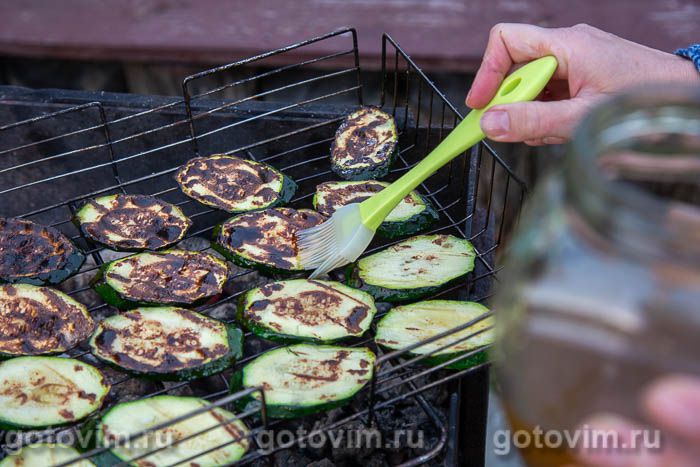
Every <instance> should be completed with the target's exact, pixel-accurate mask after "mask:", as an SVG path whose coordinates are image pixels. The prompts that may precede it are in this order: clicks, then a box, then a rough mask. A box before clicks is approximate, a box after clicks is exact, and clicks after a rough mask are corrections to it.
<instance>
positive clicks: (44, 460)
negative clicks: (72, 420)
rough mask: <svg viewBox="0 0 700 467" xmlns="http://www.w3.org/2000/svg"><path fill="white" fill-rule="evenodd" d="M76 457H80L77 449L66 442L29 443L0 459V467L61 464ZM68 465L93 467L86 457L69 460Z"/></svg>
mask: <svg viewBox="0 0 700 467" xmlns="http://www.w3.org/2000/svg"><path fill="white" fill-rule="evenodd" d="M78 457H80V453H79V452H78V450H77V449H75V448H74V447H71V446H68V445H66V444H51V443H38V444H30V445H28V446H24V447H23V448H22V449H20V450H19V451H18V452H17V453H15V454H11V455H9V456H7V457H6V458H4V459H3V460H2V461H0V467H32V466H53V465H61V464H63V463H66V462H70V461H72V460H73V459H77V458H78ZM70 465H71V466H75V467H95V464H93V463H92V462H90V461H89V460H87V459H83V460H79V461H75V462H71V464H70Z"/></svg>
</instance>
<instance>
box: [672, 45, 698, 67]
mask: <svg viewBox="0 0 700 467" xmlns="http://www.w3.org/2000/svg"><path fill="white" fill-rule="evenodd" d="M675 54H676V55H678V56H680V57H685V58H687V59H690V60H692V61H693V63H694V64H695V68H697V69H698V71H700V44H693V45H691V46H688V47H686V48H684V49H678V50H676V52H675Z"/></svg>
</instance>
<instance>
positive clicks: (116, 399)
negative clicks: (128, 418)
mask: <svg viewBox="0 0 700 467" xmlns="http://www.w3.org/2000/svg"><path fill="white" fill-rule="evenodd" d="M100 370H101V371H102V373H103V374H104V375H105V378H107V381H109V382H110V384H112V388H111V389H110V391H109V396H108V398H109V399H108V401H109V403H110V405H111V404H115V403H120V402H127V401H132V400H135V399H140V398H142V397H143V395H144V394H150V393H152V392H154V391H157V390H159V389H161V387H162V386H160V385H159V384H158V383H157V382H154V381H148V380H143V379H140V378H135V377H131V376H128V375H127V374H126V373H122V372H121V371H117V370H115V369H113V368H111V367H109V366H104V367H101V368H100Z"/></svg>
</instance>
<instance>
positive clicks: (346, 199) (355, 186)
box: [313, 180, 438, 238]
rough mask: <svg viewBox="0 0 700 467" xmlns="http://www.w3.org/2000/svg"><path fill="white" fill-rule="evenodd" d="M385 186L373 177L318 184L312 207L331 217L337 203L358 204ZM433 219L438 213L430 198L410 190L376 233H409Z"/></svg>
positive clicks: (392, 234) (424, 227) (413, 232)
mask: <svg viewBox="0 0 700 467" xmlns="http://www.w3.org/2000/svg"><path fill="white" fill-rule="evenodd" d="M387 186H389V184H388V183H386V182H378V181H376V180H369V181H361V182H325V183H321V184H320V185H318V186H317V187H316V194H314V198H313V205H314V209H315V210H317V211H318V212H320V213H321V214H323V215H324V216H331V215H333V213H334V212H335V211H336V209H338V208H340V207H341V206H345V205H347V204H353V203H360V202H362V201H364V200H366V199H367V198H369V197H370V196H372V195H374V194H375V193H378V192H380V191H382V190H383V189H384V188H386V187H387ZM437 219H438V213H437V211H436V210H435V208H434V207H433V205H432V204H431V203H430V201H428V200H427V199H426V198H424V197H423V196H421V195H420V194H418V192H417V191H412V192H411V193H409V194H408V196H406V197H405V198H404V199H403V200H401V202H400V203H399V204H398V205H397V206H396V207H395V208H394V209H393V210H392V211H391V212H390V213H389V215H388V216H387V217H386V219H385V220H384V222H382V223H381V225H380V226H379V228H378V229H377V233H378V234H380V235H382V236H383V237H385V238H396V237H401V236H404V235H413V234H416V233H418V232H420V231H421V230H425V229H426V228H427V227H429V226H430V225H431V224H432V223H433V222H435V221H436V220H437Z"/></svg>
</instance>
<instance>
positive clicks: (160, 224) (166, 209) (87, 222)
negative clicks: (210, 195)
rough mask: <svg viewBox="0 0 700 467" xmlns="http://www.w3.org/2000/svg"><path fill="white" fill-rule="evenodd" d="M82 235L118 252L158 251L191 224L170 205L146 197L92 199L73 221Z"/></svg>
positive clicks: (183, 232) (122, 196)
mask: <svg viewBox="0 0 700 467" xmlns="http://www.w3.org/2000/svg"><path fill="white" fill-rule="evenodd" d="M74 221H75V223H76V224H77V225H78V226H79V227H80V230H81V231H82V232H83V234H84V235H85V236H86V237H88V238H90V239H91V240H93V241H95V242H97V243H99V244H101V245H105V246H106V247H108V248H111V249H113V250H117V251H140V250H158V249H160V248H164V247H166V246H168V245H172V244H173V243H176V242H179V241H180V240H182V238H183V237H184V236H185V233H186V232H187V229H189V228H190V226H191V225H192V221H191V220H190V219H189V218H188V217H187V216H185V214H184V213H183V212H182V211H181V210H180V208H178V207H177V206H174V205H172V204H170V203H166V202H165V201H162V200H160V199H158V198H154V197H152V196H144V195H121V194H118V195H110V196H102V197H100V198H96V199H92V200H89V201H88V202H87V203H86V204H85V205H84V206H83V207H82V208H80V209H79V210H78V212H77V213H76V214H75V218H74Z"/></svg>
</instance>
